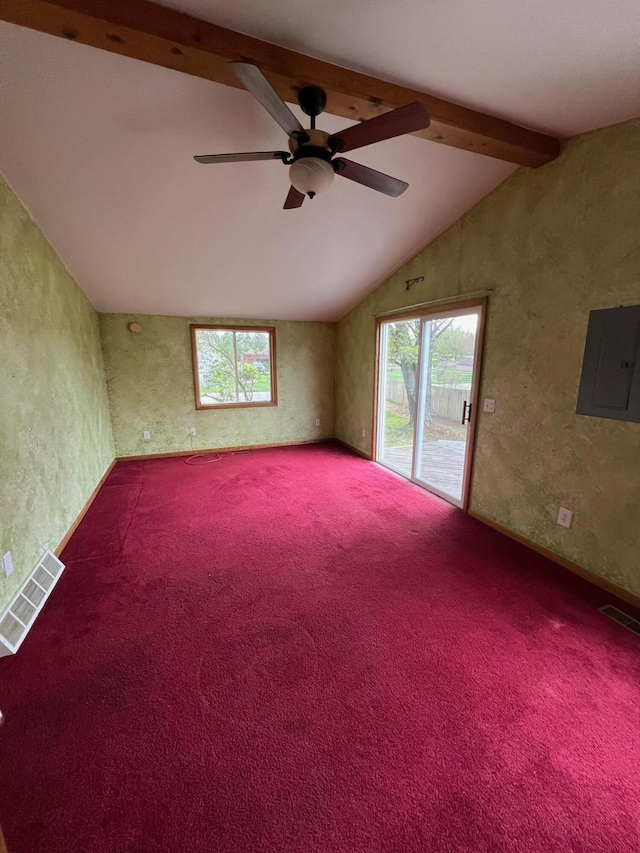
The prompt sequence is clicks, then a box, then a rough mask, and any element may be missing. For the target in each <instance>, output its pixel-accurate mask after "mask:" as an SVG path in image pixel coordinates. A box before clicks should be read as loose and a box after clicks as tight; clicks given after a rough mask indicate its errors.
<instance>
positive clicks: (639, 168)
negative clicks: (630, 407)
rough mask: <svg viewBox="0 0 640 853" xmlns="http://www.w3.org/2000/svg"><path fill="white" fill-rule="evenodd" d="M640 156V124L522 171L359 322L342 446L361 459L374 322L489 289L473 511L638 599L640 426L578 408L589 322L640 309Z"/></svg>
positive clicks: (594, 136)
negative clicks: (488, 407) (620, 308)
mask: <svg viewBox="0 0 640 853" xmlns="http://www.w3.org/2000/svg"><path fill="white" fill-rule="evenodd" d="M639 152H640V121H638V120H634V121H631V122H625V123H624V124H620V125H616V126H613V127H609V128H605V129H603V130H600V131H596V132H594V133H590V134H585V135H584V136H582V137H579V138H576V139H574V140H572V141H571V142H570V143H569V144H568V145H567V146H566V148H565V150H564V152H563V154H562V156H561V157H560V158H559V159H558V160H557V161H555V162H553V163H550V164H549V165H547V166H544V167H543V168H541V169H538V170H535V171H528V170H524V169H522V170H519V171H517V172H515V173H514V174H513V175H512V176H511V177H510V178H509V179H508V180H507V181H505V182H504V183H503V184H502V185H501V186H500V187H498V188H497V189H496V190H495V191H494V192H493V193H491V195H489V196H488V197H487V198H485V199H484V200H483V201H481V202H480V203H479V204H478V205H476V206H475V207H474V208H473V209H472V210H471V211H469V213H467V214H466V215H465V216H464V217H462V219H460V220H459V221H458V222H456V223H455V224H454V225H453V226H452V227H451V228H450V229H449V230H448V231H446V232H445V233H444V234H443V235H442V236H441V237H440V238H439V239H438V240H436V241H435V242H434V243H432V244H431V245H429V246H428V247H427V248H425V249H423V250H422V251H421V252H420V253H419V254H418V255H416V256H415V257H414V258H413V259H412V260H411V261H410V262H409V263H408V264H406V265H405V266H404V267H403V268H402V269H400V270H399V271H398V272H397V273H396V274H395V275H394V276H392V277H391V278H390V279H389V280H387V281H386V282H385V283H384V284H382V285H381V286H380V287H379V288H378V289H377V290H375V291H374V292H373V293H372V294H371V295H370V296H369V297H368V298H367V299H365V300H364V301H363V302H362V303H360V305H358V306H357V307H356V308H355V309H354V310H353V311H351V312H350V313H349V314H348V315H347V316H346V317H345V318H344V319H343V320H342V321H341V322H340V324H339V327H338V337H337V341H336V351H337V368H336V434H337V436H338V437H339V438H341V439H343V440H344V441H347V442H349V443H350V444H352V445H354V446H356V447H358V448H361V449H362V450H365V451H368V450H369V448H370V445H369V440H370V439H369V436H370V434H371V426H372V405H373V369H374V315H375V314H376V313H380V312H384V311H389V310H392V309H395V308H399V307H403V306H408V305H414V304H417V303H420V302H427V301H430V300H434V299H439V298H441V297H456V296H459V295H462V294H465V293H472V292H474V291H479V290H483V289H491V290H492V291H493V292H492V294H491V296H490V303H489V313H488V321H487V329H486V346H485V354H484V364H483V376H482V386H481V396H483V397H491V398H495V399H496V412H495V414H493V415H491V414H483V413H481V414H480V416H479V423H478V434H477V446H476V457H475V467H474V474H473V480H472V490H471V508H472V509H474V510H476V511H477V512H480V513H482V514H484V515H486V516H488V517H490V518H492V519H494V520H496V521H498V522H500V523H501V524H503V525H506V526H507V527H509V528H511V529H512V530H514V531H517V532H518V533H520V534H522V535H524V536H526V537H528V538H530V539H532V540H534V541H535V542H537V543H539V544H541V545H544V546H545V547H547V548H550V549H551V550H553V551H555V552H557V553H559V554H562V555H564V556H566V557H567V558H569V559H571V560H573V561H574V562H577V563H579V564H580V565H582V566H584V567H586V568H588V569H590V570H591V571H593V572H595V573H596V574H599V575H601V576H603V577H605V578H608V579H610V580H612V581H614V582H615V583H617V584H619V585H621V586H623V587H625V588H626V589H629V590H631V591H633V592H636V593H640V424H637V423H623V422H619V421H612V420H604V419H601V418H589V417H584V416H578V415H576V414H575V406H576V395H577V389H578V383H579V377H580V369H581V363H582V355H583V348H584V341H585V334H586V329H587V321H588V317H589V311H591V310H592V309H596V308H607V307H611V306H615V305H619V304H622V303H624V304H637V303H640V156H639ZM421 275H423V276H424V277H425V281H424V282H422V283H420V284H416V285H414V286H413V287H412V288H411V290H410V291H409V292H407V291H406V290H405V284H404V283H405V280H406V279H409V278H413V277H416V276H421ZM362 428H365V429H366V430H367V438H366V439H363V438H361V429H362ZM560 505H562V506H566V507H569V508H570V509H572V510H573V511H574V520H573V526H572V528H571V529H570V530H566V529H564V528H562V527H559V526H558V525H557V524H556V515H557V511H558V507H559V506H560Z"/></svg>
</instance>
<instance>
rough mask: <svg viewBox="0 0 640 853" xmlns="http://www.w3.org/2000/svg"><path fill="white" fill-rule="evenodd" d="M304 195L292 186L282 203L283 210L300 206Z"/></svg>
mask: <svg viewBox="0 0 640 853" xmlns="http://www.w3.org/2000/svg"><path fill="white" fill-rule="evenodd" d="M303 201H304V195H303V193H301V192H300V191H299V190H297V189H296V188H295V187H294V186H292V187H291V189H290V190H289V194H288V195H287V198H286V200H285V203H284V210H292V209H293V208H294V207H302V202H303Z"/></svg>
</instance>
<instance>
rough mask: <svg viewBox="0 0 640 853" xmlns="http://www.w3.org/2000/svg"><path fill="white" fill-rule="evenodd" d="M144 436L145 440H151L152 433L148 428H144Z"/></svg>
mask: <svg viewBox="0 0 640 853" xmlns="http://www.w3.org/2000/svg"><path fill="white" fill-rule="evenodd" d="M142 437H143V438H144V440H145V441H151V433H150V432H149V430H148V429H143V430H142Z"/></svg>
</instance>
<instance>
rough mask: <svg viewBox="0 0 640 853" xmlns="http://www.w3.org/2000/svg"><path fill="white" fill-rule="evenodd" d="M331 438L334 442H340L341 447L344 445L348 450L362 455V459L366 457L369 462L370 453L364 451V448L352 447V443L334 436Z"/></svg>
mask: <svg viewBox="0 0 640 853" xmlns="http://www.w3.org/2000/svg"><path fill="white" fill-rule="evenodd" d="M333 440H334V441H335V443H336V444H341V445H342V447H346V449H347V450H350V451H351V452H352V453H356V454H357V455H358V456H362V458H363V459H368V460H369V462H371V460H372V456H371V454H370V453H366V452H365V451H364V450H360V448H358V447H354V446H353V444H349V442H348V441H343V440H342V439H341V438H334V439H333Z"/></svg>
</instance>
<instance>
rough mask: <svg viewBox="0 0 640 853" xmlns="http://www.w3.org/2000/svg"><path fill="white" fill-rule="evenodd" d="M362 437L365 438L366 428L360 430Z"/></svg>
mask: <svg viewBox="0 0 640 853" xmlns="http://www.w3.org/2000/svg"><path fill="white" fill-rule="evenodd" d="M362 437H363V438H366V437H367V431H366V429H363V430H362Z"/></svg>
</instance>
